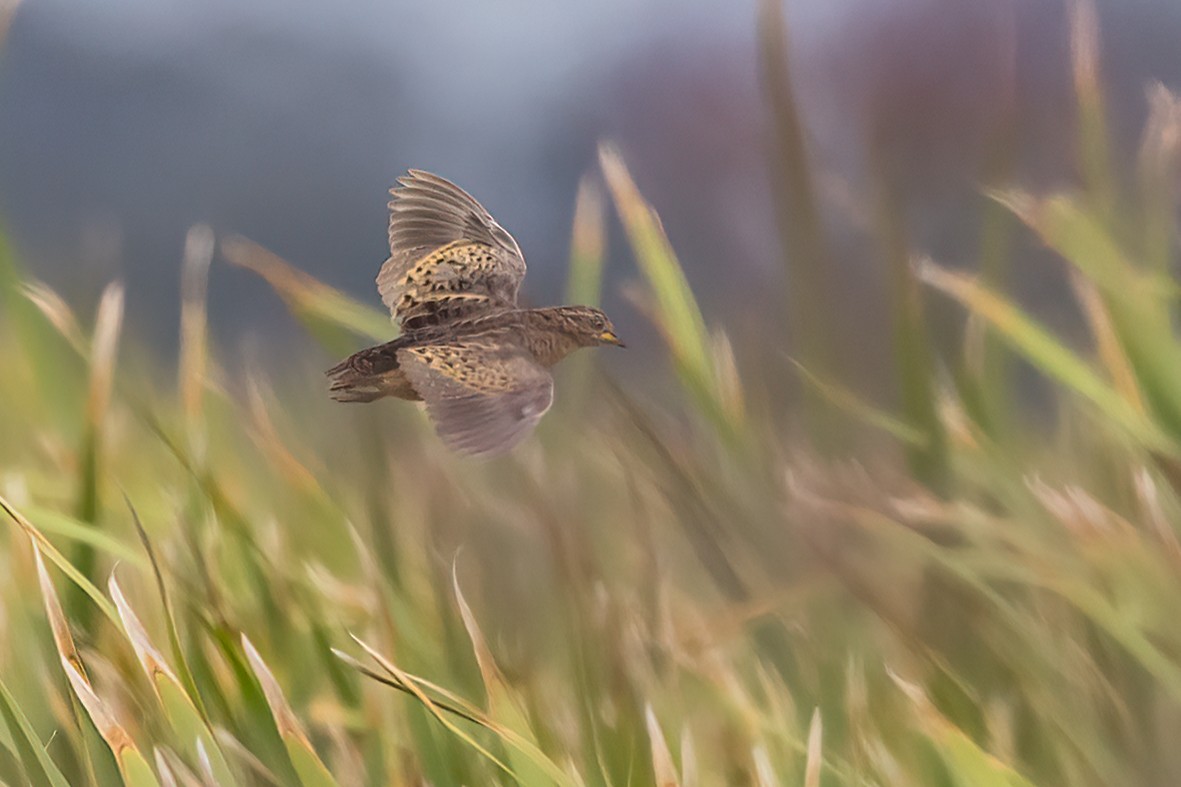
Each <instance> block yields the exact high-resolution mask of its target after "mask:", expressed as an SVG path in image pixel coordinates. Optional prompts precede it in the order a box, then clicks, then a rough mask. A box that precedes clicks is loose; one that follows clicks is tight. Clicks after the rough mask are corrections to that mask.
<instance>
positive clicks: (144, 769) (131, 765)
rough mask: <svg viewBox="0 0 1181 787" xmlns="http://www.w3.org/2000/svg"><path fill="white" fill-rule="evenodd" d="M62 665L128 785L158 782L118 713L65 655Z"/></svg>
mask: <svg viewBox="0 0 1181 787" xmlns="http://www.w3.org/2000/svg"><path fill="white" fill-rule="evenodd" d="M62 668H63V669H65V671H66V677H67V678H68V679H69V681H70V687H71V688H72V689H73V690H74V694H75V695H77V697H78V700H79V701H80V702H81V703H82V707H84V708H85V709H86V713H87V714H88V715H89V716H90V720H91V721H93V722H94V726H95V728H96V729H97V730H98V732H99V735H101V736H102V738H103V740H104V741H106V744H107V746H108V747H110V749H111V753H112V754H114V755H115V761H116V762H117V763H118V764H119V773H120V775H121V776H122V777H123V782H124V784H126V785H127V787H153V785H159V784H160V782H159V781H158V780H157V779H156V776H155V774H154V773H153V772H152V769H151V767H150V766H149V765H148V763H147V760H145V759H144V757H143V755H142V754H140V752H139V749H137V748H136V746H135V742H134V741H133V740H132V739H131V736H130V735H129V734H128V733H127V730H126V729H124V728H123V725H121V724H119V722H118V721H117V720H116V719H115V715H114V714H113V713H112V712H111V710H110V709H109V708H108V707H107V705H106V703H105V702H103V700H102V699H101V698H100V697H99V696H98V694H96V693H95V691H94V689H93V688H92V687H91V685H90V683H89V682H88V681H87V680H86V678H85V677H83V675H82V673H81V672H79V671H78V670H77V669H76V668H75V667H74V665H73V664H71V663H70V662H69V661H67V660H66V659H64V658H63V659H62Z"/></svg>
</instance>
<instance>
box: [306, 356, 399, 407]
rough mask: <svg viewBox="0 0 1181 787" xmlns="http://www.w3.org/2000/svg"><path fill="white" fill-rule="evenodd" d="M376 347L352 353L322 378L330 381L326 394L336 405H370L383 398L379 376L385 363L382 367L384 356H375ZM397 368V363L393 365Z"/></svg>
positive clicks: (380, 376) (383, 391)
mask: <svg viewBox="0 0 1181 787" xmlns="http://www.w3.org/2000/svg"><path fill="white" fill-rule="evenodd" d="M377 350H380V348H377V347H370V348H369V349H367V350H361V351H360V352H358V353H353V354H352V355H350V356H349V357H348V358H345V359H344V360H343V361H341V362H340V363H338V364H337V365H336V366H333V367H332V368H331V369H329V370H328V371H327V372H325V373H324V374H326V375H328V378H329V380H330V382H329V385H328V391H329V394H330V395H331V396H332V398H333V399H335V400H336V401H338V402H372V401H373V400H374V399H380V398H381V397H383V396H385V395H386V391H385V386H384V385H383V378H382V373H383V372H388V371H389V369H387V368H385V367H386V366H388V365H389V364H388V363H382V360H383V359H384V358H385V355H384V354H381V353H378V352H375V351H377ZM394 365H395V366H396V361H395V364H394Z"/></svg>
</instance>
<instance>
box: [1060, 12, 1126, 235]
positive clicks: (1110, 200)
mask: <svg viewBox="0 0 1181 787" xmlns="http://www.w3.org/2000/svg"><path fill="white" fill-rule="evenodd" d="M1068 7H1069V11H1070V56H1071V58H1070V59H1071V71H1072V74H1073V76H1074V89H1075V94H1076V97H1077V99H1078V108H1079V132H1078V133H1079V137H1080V142H1081V145H1082V151H1081V158H1082V165H1083V171H1084V173H1085V174H1086V178H1087V186H1088V191H1089V193H1090V197H1091V199H1092V200H1093V202H1094V204H1095V206H1096V209H1097V210H1098V211H1099V212H1100V213H1101V214H1102V215H1108V214H1109V213H1110V212H1111V210H1112V208H1113V207H1114V206H1115V199H1116V193H1115V185H1114V183H1113V181H1112V175H1111V162H1110V160H1109V155H1110V153H1109V151H1110V144H1109V142H1108V132H1107V117H1106V110H1105V108H1104V101H1103V90H1102V87H1101V85H1100V76H1099V15H1098V12H1097V11H1096V9H1095V3H1094V0H1070V2H1069V3H1068Z"/></svg>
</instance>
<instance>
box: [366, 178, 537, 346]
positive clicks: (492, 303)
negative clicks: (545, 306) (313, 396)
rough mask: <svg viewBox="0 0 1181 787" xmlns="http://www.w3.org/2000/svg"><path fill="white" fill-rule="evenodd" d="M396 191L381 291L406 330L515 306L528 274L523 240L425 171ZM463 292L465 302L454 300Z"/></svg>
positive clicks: (380, 278) (401, 182)
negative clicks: (515, 237) (453, 296)
mask: <svg viewBox="0 0 1181 787" xmlns="http://www.w3.org/2000/svg"><path fill="white" fill-rule="evenodd" d="M398 183H399V185H398V187H397V188H395V189H393V190H392V191H391V192H390V194H391V196H392V199H391V201H390V206H389V207H390V224H389V241H390V257H389V259H388V260H386V262H385V264H384V265H383V266H382V268H381V272H380V273H378V275H377V289H378V291H379V292H380V293H381V298H382V301H384V302H385V304H386V306H388V307H389V309H390V312H391V314H392V315H393V317H394V319H395V320H396V321H397V322H398V324H399V325H401V326H402V329H403V330H404V331H412V330H415V329H418V328H422V327H427V326H432V325H443V324H446V323H447V322H449V321H451V320H454V319H457V318H460V317H470V316H472V315H473V314H476V313H479V312H481V311H494V310H497V309H507V308H513V307H514V306H516V303H517V290H518V289H519V288H520V285H521V279H523V278H524V276H525V258H524V256H523V255H522V254H521V249H520V247H519V246H518V245H517V242H516V241H515V240H513V236H512V235H510V234H509V233H508V232H507V231H506V230H505V229H504V228H503V227H501V226H500V225H499V224H497V223H496V220H495V219H493V218H492V216H491V215H490V214H489V213H488V211H486V210H485V209H484V208H483V206H482V205H480V203H479V202H477V201H476V200H475V198H473V197H472V196H471V195H470V194H468V193H467V192H466V191H464V190H463V189H461V188H459V186H456V185H455V184H454V183H451V182H450V181H448V180H446V179H444V178H441V177H439V176H438V175H432V174H431V173H429V172H423V171H421V170H410V173H409V175H407V176H405V177H402V178H399V179H398ZM455 293H463V294H464V295H465V297H464V298H462V299H458V300H456V299H453V298H450V297H449V296H451V295H454V294H455Z"/></svg>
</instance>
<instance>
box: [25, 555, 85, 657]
mask: <svg viewBox="0 0 1181 787" xmlns="http://www.w3.org/2000/svg"><path fill="white" fill-rule="evenodd" d="M33 557H34V558H35V559H36V562H37V579H38V581H39V582H40V583H41V598H42V600H43V601H44V602H45V617H46V618H47V619H48V620H49V628H50V630H51V631H52V632H53V643H54V645H56V646H57V652H58V655H59V656H60V657H61V658H62V659H63V660H64V661H67V662H69V663H70V664H73V665H74V668H75V669H77V670H78V673H79V674H80V675H82V676H83V677H84V678H85V677H86V668H85V667H84V666H83V664H82V657H81V656H80V655H78V648H77V647H76V646H75V645H74V637H73V636H72V635H71V634H70V624H69V623H68V622H67V621H66V616H65V613H64V612H62V605H61V601H60V600H59V599H58V597H57V591H56V590H54V588H53V582H52V581H51V580H50V579H49V572H48V571H46V569H45V561H44V559H42V557H41V550H40V549H38V548H37V545H36V544H34V545H33Z"/></svg>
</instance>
